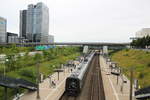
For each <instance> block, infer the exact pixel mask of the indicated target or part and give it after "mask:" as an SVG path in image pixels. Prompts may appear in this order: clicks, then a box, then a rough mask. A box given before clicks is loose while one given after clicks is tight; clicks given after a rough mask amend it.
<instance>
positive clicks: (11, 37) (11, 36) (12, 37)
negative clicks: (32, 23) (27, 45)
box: [7, 32, 19, 43]
mask: <svg viewBox="0 0 150 100" xmlns="http://www.w3.org/2000/svg"><path fill="white" fill-rule="evenodd" d="M7 43H19V38H18V34H15V33H10V32H7Z"/></svg>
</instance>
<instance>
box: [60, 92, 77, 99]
mask: <svg viewBox="0 0 150 100" xmlns="http://www.w3.org/2000/svg"><path fill="white" fill-rule="evenodd" d="M60 100H77V98H76V97H71V96H68V95H67V94H66V93H64V94H63V95H62V97H61V98H60Z"/></svg>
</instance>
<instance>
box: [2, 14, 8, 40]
mask: <svg viewBox="0 0 150 100" xmlns="http://www.w3.org/2000/svg"><path fill="white" fill-rule="evenodd" d="M6 28H7V21H6V19H5V18H2V17H0V43H6V42H7V40H6V38H7V33H6Z"/></svg>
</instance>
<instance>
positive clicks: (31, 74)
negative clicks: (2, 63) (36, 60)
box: [19, 69, 36, 78]
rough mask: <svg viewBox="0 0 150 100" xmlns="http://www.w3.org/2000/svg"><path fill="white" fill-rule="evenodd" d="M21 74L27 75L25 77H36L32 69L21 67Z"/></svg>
mask: <svg viewBox="0 0 150 100" xmlns="http://www.w3.org/2000/svg"><path fill="white" fill-rule="evenodd" d="M19 74H20V75H21V76H25V77H28V78H35V77H36V76H35V73H34V72H33V70H31V69H21V70H20V71H19Z"/></svg>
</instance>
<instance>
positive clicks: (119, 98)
mask: <svg viewBox="0 0 150 100" xmlns="http://www.w3.org/2000/svg"><path fill="white" fill-rule="evenodd" d="M100 65H101V69H102V78H103V84H104V91H105V97H106V100H129V93H130V92H129V91H130V81H129V80H128V79H127V78H126V77H125V76H124V77H123V79H124V80H126V81H127V83H124V84H123V85H122V79H121V77H120V76H119V81H118V84H117V77H116V76H114V75H111V74H110V69H109V66H108V64H106V61H105V59H104V58H103V57H102V56H100ZM121 86H123V88H122V91H121ZM132 100H135V99H134V97H133V99H132Z"/></svg>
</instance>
